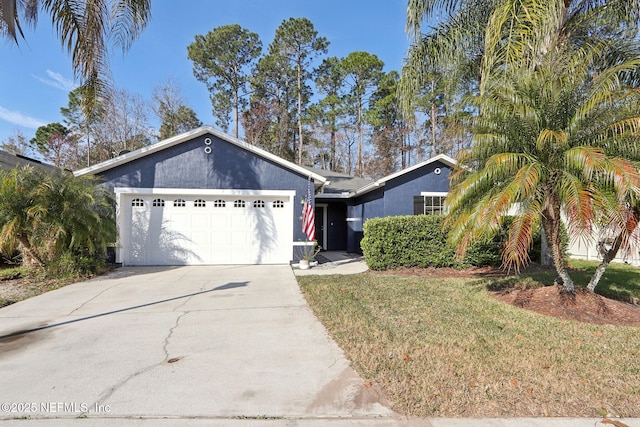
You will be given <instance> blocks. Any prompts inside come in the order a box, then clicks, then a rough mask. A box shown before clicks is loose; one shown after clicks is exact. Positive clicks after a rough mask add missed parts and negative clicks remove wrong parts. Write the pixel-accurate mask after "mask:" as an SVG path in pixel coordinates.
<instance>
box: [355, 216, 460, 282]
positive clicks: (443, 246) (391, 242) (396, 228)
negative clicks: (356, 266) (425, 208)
mask: <svg viewBox="0 0 640 427" xmlns="http://www.w3.org/2000/svg"><path fill="white" fill-rule="evenodd" d="M446 240H447V236H446V234H445V233H444V231H443V230H442V217H441V216H439V215H414V216H396V217H387V218H373V219H370V220H368V221H367V222H366V223H365V224H364V238H363V239H362V242H361V247H362V251H363V253H364V255H365V259H366V261H367V265H368V266H369V268H371V269H372V270H385V269H388V268H399V267H428V266H433V267H457V266H458V265H459V262H458V261H457V260H456V256H455V251H454V249H453V248H452V247H451V246H449V245H447V243H446Z"/></svg>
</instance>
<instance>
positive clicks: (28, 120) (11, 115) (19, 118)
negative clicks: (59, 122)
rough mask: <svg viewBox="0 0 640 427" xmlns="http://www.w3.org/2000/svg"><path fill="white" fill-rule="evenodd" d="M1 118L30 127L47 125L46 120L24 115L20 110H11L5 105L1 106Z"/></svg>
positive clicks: (35, 127)
mask: <svg viewBox="0 0 640 427" xmlns="http://www.w3.org/2000/svg"><path fill="white" fill-rule="evenodd" d="M0 119H1V120H4V121H6V122H9V123H13V124H15V125H19V126H24V127H26V128H30V129H38V128H39V127H40V126H44V125H46V123H45V122H43V121H41V120H38V119H36V118H34V117H29V116H27V115H24V114H22V113H21V112H20V111H10V110H7V109H6V108H3V107H0Z"/></svg>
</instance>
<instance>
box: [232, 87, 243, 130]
mask: <svg viewBox="0 0 640 427" xmlns="http://www.w3.org/2000/svg"><path fill="white" fill-rule="evenodd" d="M239 104H240V99H239V96H238V89H236V90H235V91H234V93H233V136H235V137H236V138H237V137H238V115H239V113H238V107H239ZM245 133H246V132H245Z"/></svg>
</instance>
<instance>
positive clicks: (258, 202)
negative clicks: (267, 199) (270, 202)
mask: <svg viewBox="0 0 640 427" xmlns="http://www.w3.org/2000/svg"><path fill="white" fill-rule="evenodd" d="M253 207H254V208H264V200H256V201H254V202H253Z"/></svg>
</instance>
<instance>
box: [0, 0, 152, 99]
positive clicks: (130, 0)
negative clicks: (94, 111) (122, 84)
mask: <svg viewBox="0 0 640 427" xmlns="http://www.w3.org/2000/svg"><path fill="white" fill-rule="evenodd" d="M39 11H42V12H44V13H46V14H48V15H50V17H51V20H52V22H53V25H54V27H55V29H56V32H57V33H58V37H59V38H60V42H61V43H62V45H63V47H65V48H66V49H67V51H68V52H69V53H70V54H71V60H72V66H73V71H74V73H75V75H76V77H80V79H81V80H82V84H83V85H84V86H86V87H87V88H88V89H87V90H88V91H89V95H90V96H89V97H88V100H89V101H91V102H90V103H88V105H87V106H85V109H86V110H87V111H90V109H91V108H92V107H93V105H92V104H93V102H95V101H96V99H98V98H99V96H102V95H104V93H105V90H104V89H105V86H108V85H107V84H106V81H105V76H107V75H108V47H109V46H108V42H107V41H108V40H112V41H113V42H114V43H115V45H116V47H121V48H122V50H123V51H126V50H127V49H128V48H129V47H130V46H131V43H132V42H133V41H134V40H135V39H136V38H137V37H138V35H139V34H140V32H141V31H142V30H143V29H144V27H145V26H146V23H147V21H148V20H149V18H150V16H151V1H150V0H84V1H72V0H58V1H53V0H29V1H21V0H3V1H2V2H0V34H3V35H4V36H5V37H7V38H9V39H11V40H13V41H14V42H15V43H18V36H21V37H24V33H23V31H22V24H23V22H25V23H27V24H32V25H35V24H36V23H37V20H38V13H39Z"/></svg>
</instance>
